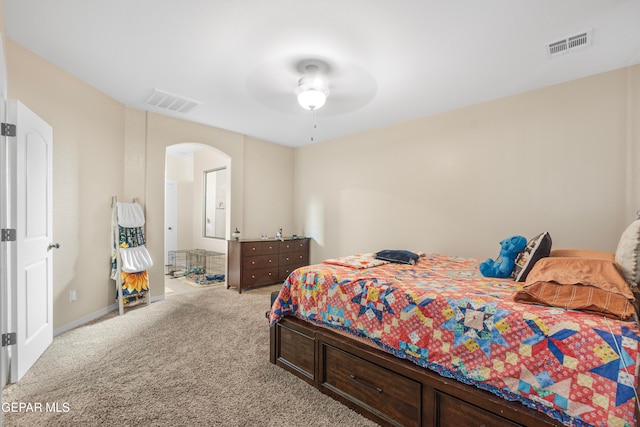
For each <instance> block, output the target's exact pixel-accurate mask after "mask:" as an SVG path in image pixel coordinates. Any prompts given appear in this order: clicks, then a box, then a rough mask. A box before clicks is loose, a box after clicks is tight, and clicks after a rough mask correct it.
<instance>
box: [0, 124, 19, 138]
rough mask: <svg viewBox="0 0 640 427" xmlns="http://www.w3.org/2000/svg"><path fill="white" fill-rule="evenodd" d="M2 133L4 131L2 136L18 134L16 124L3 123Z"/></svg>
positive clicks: (0, 128) (0, 130) (0, 131)
mask: <svg viewBox="0 0 640 427" xmlns="http://www.w3.org/2000/svg"><path fill="white" fill-rule="evenodd" d="M0 133H2V136H16V125H13V124H11V123H2V125H1V127H0Z"/></svg>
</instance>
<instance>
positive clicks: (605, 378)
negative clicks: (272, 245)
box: [269, 254, 640, 427]
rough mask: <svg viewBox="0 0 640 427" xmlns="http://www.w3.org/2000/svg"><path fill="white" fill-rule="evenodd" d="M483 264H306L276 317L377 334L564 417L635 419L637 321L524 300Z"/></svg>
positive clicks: (409, 355)
mask: <svg viewBox="0 0 640 427" xmlns="http://www.w3.org/2000/svg"><path fill="white" fill-rule="evenodd" d="M479 261H480V260H475V259H466V258H457V257H448V256H443V255H437V254H427V255H425V256H423V257H422V258H421V260H420V261H419V262H418V263H417V264H416V265H402V264H394V263H391V264H386V265H382V266H376V267H373V268H351V267H348V266H344V265H335V264H326V263H323V264H319V265H314V266H307V267H302V268H299V269H297V270H295V271H294V272H293V273H292V274H291V275H290V276H289V277H288V278H287V280H286V281H285V283H284V285H283V287H282V289H281V291H280V294H279V296H278V298H277V299H276V301H275V302H274V304H273V306H272V308H271V312H270V318H269V320H270V324H271V326H273V325H275V324H276V323H277V322H278V321H279V320H280V319H281V318H282V317H283V316H296V317H299V318H302V319H306V320H309V321H312V322H316V323H318V324H321V325H324V326H327V327H330V328H337V329H341V330H345V331H348V332H350V333H352V334H355V335H358V336H361V337H366V338H369V339H370V340H371V341H372V342H373V343H375V344H377V345H378V346H379V347H380V348H382V349H383V350H385V351H387V352H390V353H392V354H394V355H396V356H398V357H401V358H405V359H408V360H411V361H412V362H414V363H416V364H418V365H420V366H423V367H426V368H429V369H431V370H433V371H435V372H438V373H439V374H440V375H443V376H446V377H449V378H454V379H456V380H458V381H461V382H464V383H467V384H472V385H475V386H476V387H479V388H481V389H484V390H489V391H491V392H492V393H494V394H496V395H498V396H500V397H502V398H505V399H508V400H515V401H520V402H522V403H523V404H525V405H527V406H528V407H531V408H534V409H536V410H538V411H541V412H544V413H546V414H548V415H549V416H551V417H553V418H555V419H558V420H560V421H562V422H563V423H564V424H566V425H577V426H585V425H591V426H616V427H618V426H619V427H623V426H629V427H631V426H636V419H635V405H636V404H637V402H636V400H637V396H636V389H637V387H638V367H639V366H640V350H639V342H640V329H639V328H638V323H637V318H635V316H634V319H633V321H630V322H623V321H619V320H613V319H610V318H605V317H603V316H598V315H595V314H588V313H584V312H579V311H573V310H562V309H558V308H552V307H545V306H537V305H526V304H519V303H516V302H514V301H513V299H512V294H513V293H514V291H516V290H518V289H520V287H521V286H522V283H517V282H514V281H512V280H507V279H495V278H486V277H483V276H482V275H481V274H480V273H479V270H478V263H479Z"/></svg>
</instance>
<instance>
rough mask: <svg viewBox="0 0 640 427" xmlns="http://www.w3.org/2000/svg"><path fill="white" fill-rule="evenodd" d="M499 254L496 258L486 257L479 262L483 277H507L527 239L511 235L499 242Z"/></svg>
mask: <svg viewBox="0 0 640 427" xmlns="http://www.w3.org/2000/svg"><path fill="white" fill-rule="evenodd" d="M500 246H501V247H502V248H501V249H500V255H499V256H498V258H496V260H495V261H494V260H492V259H491V258H487V260H486V261H483V262H481V263H480V273H482V275H483V276H485V277H509V276H510V275H511V271H512V270H513V267H514V266H515V263H516V257H517V256H518V254H519V253H520V252H522V251H523V250H524V248H525V247H526V246H527V239H526V238H524V237H522V236H513V237H509V238H507V239H504V240H503V241H502V242H500Z"/></svg>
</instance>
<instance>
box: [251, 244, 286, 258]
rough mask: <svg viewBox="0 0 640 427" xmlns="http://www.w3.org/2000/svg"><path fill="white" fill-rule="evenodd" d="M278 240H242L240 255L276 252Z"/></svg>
mask: <svg viewBox="0 0 640 427" xmlns="http://www.w3.org/2000/svg"><path fill="white" fill-rule="evenodd" d="M279 244H280V242H276V241H271V242H269V241H265V242H243V243H242V256H243V257H247V256H253V255H266V254H277V253H278V248H279Z"/></svg>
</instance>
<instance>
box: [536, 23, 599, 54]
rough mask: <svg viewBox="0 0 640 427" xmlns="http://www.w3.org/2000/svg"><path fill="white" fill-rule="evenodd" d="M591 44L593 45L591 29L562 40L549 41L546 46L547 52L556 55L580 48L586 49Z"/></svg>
mask: <svg viewBox="0 0 640 427" xmlns="http://www.w3.org/2000/svg"><path fill="white" fill-rule="evenodd" d="M589 46H591V30H590V29H589V30H587V31H584V32H582V33H579V34H576V35H573V36H569V37H565V38H564V39H562V40H557V41H554V42H551V43H547V45H546V48H547V54H548V55H549V56H550V57H554V56H558V55H562V54H565V53H568V52H573V51H576V50H579V49H584V48H586V47H589Z"/></svg>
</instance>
